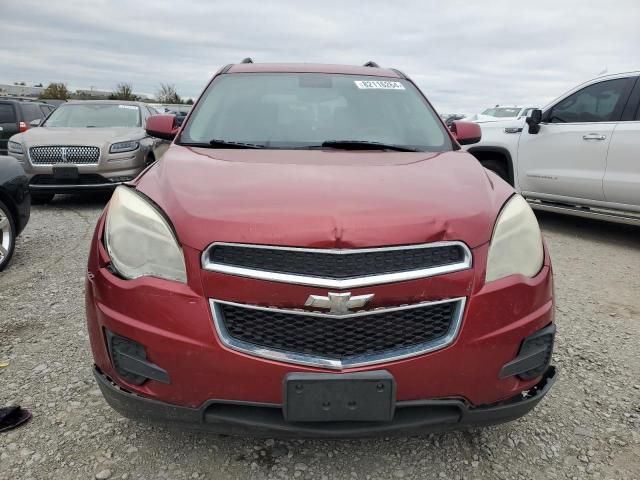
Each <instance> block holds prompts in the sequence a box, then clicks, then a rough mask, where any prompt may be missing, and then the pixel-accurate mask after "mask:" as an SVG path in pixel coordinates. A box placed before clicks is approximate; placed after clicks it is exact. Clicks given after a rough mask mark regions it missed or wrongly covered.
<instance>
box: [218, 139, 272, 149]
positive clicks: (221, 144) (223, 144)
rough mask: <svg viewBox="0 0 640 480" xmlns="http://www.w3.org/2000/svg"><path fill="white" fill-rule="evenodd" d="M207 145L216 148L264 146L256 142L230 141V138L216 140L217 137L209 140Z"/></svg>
mask: <svg viewBox="0 0 640 480" xmlns="http://www.w3.org/2000/svg"><path fill="white" fill-rule="evenodd" d="M209 145H211V146H212V147H217V148H264V145H259V144H257V143H242V142H232V141H230V140H218V139H217V138H214V139H213V140H210V141H209Z"/></svg>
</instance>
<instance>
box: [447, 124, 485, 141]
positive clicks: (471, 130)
mask: <svg viewBox="0 0 640 480" xmlns="http://www.w3.org/2000/svg"><path fill="white" fill-rule="evenodd" d="M450 130H451V133H452V134H453V137H454V138H455V139H456V140H457V141H458V143H459V144H460V145H470V144H472V143H478V142H479V141H480V139H481V138H482V130H481V129H480V125H478V124H477V123H474V122H465V121H464V120H454V122H453V123H452V124H451V127H450Z"/></svg>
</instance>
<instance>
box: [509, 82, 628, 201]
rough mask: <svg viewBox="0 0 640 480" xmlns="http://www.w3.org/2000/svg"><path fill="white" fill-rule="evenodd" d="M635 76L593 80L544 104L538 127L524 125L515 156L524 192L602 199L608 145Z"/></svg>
mask: <svg viewBox="0 0 640 480" xmlns="http://www.w3.org/2000/svg"><path fill="white" fill-rule="evenodd" d="M634 80H635V79H634V78H615V79H609V80H601V81H595V82H593V83H591V84H589V85H587V86H585V87H582V88H580V89H578V90H577V91H574V92H573V93H571V94H569V95H568V96H565V97H563V98H562V99H561V100H559V101H558V102H556V103H555V104H554V105H552V106H551V107H550V108H547V109H546V110H545V111H544V112H543V116H542V123H541V124H540V130H539V132H538V133H536V134H532V133H529V131H528V128H526V126H525V128H524V129H523V132H522V135H521V137H520V142H519V144H518V160H517V175H518V183H519V187H520V190H521V191H522V193H523V194H524V195H525V196H528V197H533V198H546V199H554V198H556V197H570V198H575V199H585V200H592V201H604V199H605V197H604V190H603V178H604V175H605V169H606V162H607V150H608V148H609V144H610V142H611V137H612V134H613V132H614V129H615V127H616V124H617V121H618V120H619V119H620V116H621V113H622V110H623V108H624V106H625V104H626V102H627V99H628V98H629V92H630V90H631V86H632V84H633V81H634Z"/></svg>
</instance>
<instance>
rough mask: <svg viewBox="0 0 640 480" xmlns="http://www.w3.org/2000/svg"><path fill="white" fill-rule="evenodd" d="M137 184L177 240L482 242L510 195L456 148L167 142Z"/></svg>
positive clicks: (339, 244)
mask: <svg viewBox="0 0 640 480" xmlns="http://www.w3.org/2000/svg"><path fill="white" fill-rule="evenodd" d="M137 188H138V189H139V190H140V191H141V192H142V193H144V194H145V195H147V196H148V197H150V198H151V199H152V200H153V201H154V202H156V203H157V204H158V205H159V206H160V207H161V208H162V209H163V210H164V211H165V212H166V213H167V215H168V216H169V218H170V219H171V221H172V222H173V225H174V227H175V229H176V232H177V235H178V238H179V239H180V241H181V242H182V243H183V244H185V245H188V246H190V247H193V248H196V249H199V250H202V249H204V248H205V247H206V246H207V245H209V244H210V243H212V242H214V241H219V242H238V243H256V244H268V245H287V246H301V247H316V248H360V247H373V246H384V245H403V244H418V243H426V242H435V241H441V240H462V241H464V242H466V243H467V244H468V245H469V246H470V247H475V246H478V245H480V244H482V243H485V242H488V241H489V240H490V238H491V233H492V230H493V225H494V222H495V219H496V217H497V214H498V211H499V209H500V207H501V206H502V205H503V203H504V202H505V200H506V199H507V198H508V197H509V196H510V195H511V194H512V193H513V190H512V189H511V187H510V186H508V185H507V184H506V183H504V182H502V181H500V180H497V177H494V176H490V175H489V174H487V172H486V171H485V170H484V169H483V168H482V167H481V166H480V163H479V162H478V161H477V160H476V159H475V158H474V157H473V156H471V155H470V154H468V153H466V152H464V151H457V152H446V153H422V152H421V153H404V152H397V153H396V152H372V151H367V152H363V151H359V152H353V151H351V152H345V151H337V150H321V151H306V150H305V151H302V150H297V151H296V150H263V151H260V150H219V149H215V150H213V149H204V148H187V147H182V146H178V145H173V146H171V148H170V149H169V150H168V151H167V153H166V154H165V155H164V157H163V158H162V159H161V161H159V162H157V163H156V164H155V165H154V166H153V167H152V168H150V169H149V170H147V172H146V173H145V174H144V175H143V176H141V177H139V178H138V180H137Z"/></svg>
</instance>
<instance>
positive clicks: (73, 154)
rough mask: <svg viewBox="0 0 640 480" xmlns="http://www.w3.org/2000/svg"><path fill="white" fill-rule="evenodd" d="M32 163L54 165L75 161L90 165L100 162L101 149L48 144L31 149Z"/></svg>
mask: <svg viewBox="0 0 640 480" xmlns="http://www.w3.org/2000/svg"><path fill="white" fill-rule="evenodd" d="M29 156H30V157H31V163H33V164H34V165H52V164H57V163H75V164H80V165H90V164H96V163H98V160H99V159H100V149H99V148H98V147H90V146H83V145H81V146H68V147H65V146H46V147H31V148H30V149H29Z"/></svg>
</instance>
